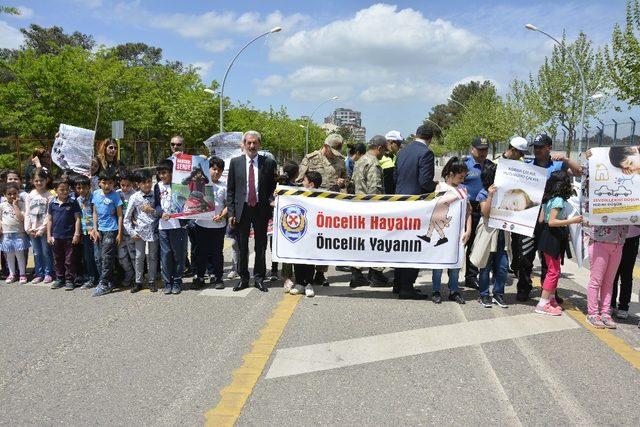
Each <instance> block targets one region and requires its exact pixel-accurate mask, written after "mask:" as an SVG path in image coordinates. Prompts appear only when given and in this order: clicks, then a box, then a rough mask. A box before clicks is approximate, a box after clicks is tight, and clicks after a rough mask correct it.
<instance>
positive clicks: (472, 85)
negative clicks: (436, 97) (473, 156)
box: [424, 80, 495, 136]
mask: <svg viewBox="0 0 640 427" xmlns="http://www.w3.org/2000/svg"><path fill="white" fill-rule="evenodd" d="M490 87H494V85H493V83H491V82H490V81H489V80H485V81H484V82H479V81H471V82H469V83H464V84H459V85H456V87H454V88H453V90H452V91H451V96H450V98H451V99H454V100H455V101H458V102H459V103H460V104H462V105H465V106H466V103H467V102H468V101H469V99H471V98H472V97H473V96H474V95H475V94H477V93H478V92H481V91H483V90H485V89H488V88H490ZM494 88H495V87H494ZM455 101H447V103H446V104H438V105H436V106H434V107H433V108H432V109H431V112H430V113H429V115H428V116H427V118H428V119H429V120H431V121H432V122H435V123H437V124H438V126H440V127H441V128H442V129H444V130H446V129H447V128H448V127H449V126H451V124H452V123H453V122H455V121H456V119H457V118H458V117H459V116H460V115H461V114H462V113H463V112H464V107H463V106H462V105H460V104H459V103H458V102H455ZM424 124H425V125H427V126H431V127H432V128H433V131H434V134H435V135H436V136H441V135H440V129H438V128H437V127H436V126H434V125H433V124H432V123H430V122H428V121H426V120H425V121H424Z"/></svg>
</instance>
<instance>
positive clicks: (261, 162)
mask: <svg viewBox="0 0 640 427" xmlns="http://www.w3.org/2000/svg"><path fill="white" fill-rule="evenodd" d="M242 142H243V144H244V153H245V154H243V155H241V156H238V157H234V158H233V159H231V162H230V164H229V175H228V177H227V212H228V215H229V225H230V226H231V227H233V228H236V229H237V232H238V246H239V248H240V256H239V257H238V273H239V274H240V282H239V283H238V284H237V285H236V286H235V287H234V288H233V290H234V291H239V290H241V289H245V288H248V287H249V231H250V230H251V226H253V231H254V239H255V253H256V257H255V261H254V264H253V280H254V286H255V287H256V288H258V289H259V290H261V291H262V292H267V291H268V289H267V287H266V286H265V284H264V277H265V274H266V264H265V250H266V248H267V224H268V222H269V218H271V216H272V212H273V209H272V207H271V201H272V200H273V192H274V190H275V189H276V162H275V161H274V160H272V159H270V158H269V157H266V156H262V155H258V150H259V149H260V142H261V136H260V134H259V133H258V132H256V131H248V132H246V133H245V134H244V136H243V137H242Z"/></svg>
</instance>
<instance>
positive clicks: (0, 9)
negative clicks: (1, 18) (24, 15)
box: [0, 5, 20, 15]
mask: <svg viewBox="0 0 640 427" xmlns="http://www.w3.org/2000/svg"><path fill="white" fill-rule="evenodd" d="M3 13H6V14H7V15H20V9H18V8H17V7H12V6H3V5H0V15H2V14H3Z"/></svg>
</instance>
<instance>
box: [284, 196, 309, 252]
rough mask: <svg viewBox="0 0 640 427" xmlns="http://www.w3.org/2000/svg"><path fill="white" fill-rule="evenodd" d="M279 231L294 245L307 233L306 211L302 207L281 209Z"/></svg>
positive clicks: (291, 206) (294, 206)
mask: <svg viewBox="0 0 640 427" xmlns="http://www.w3.org/2000/svg"><path fill="white" fill-rule="evenodd" d="M280 230H281V231H282V235H283V236H284V237H285V238H286V239H287V240H288V241H290V242H291V243H295V242H297V241H298V240H300V239H301V238H302V236H304V234H305V233H306V232H307V210H306V209H305V208H303V207H302V206H298V205H289V206H285V207H284V208H282V214H281V215H280Z"/></svg>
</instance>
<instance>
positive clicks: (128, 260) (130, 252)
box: [118, 233, 136, 286]
mask: <svg viewBox="0 0 640 427" xmlns="http://www.w3.org/2000/svg"><path fill="white" fill-rule="evenodd" d="M135 260H136V246H135V242H134V240H133V238H132V237H131V236H129V235H127V234H124V233H123V234H122V241H121V242H120V245H119V246H118V262H119V263H120V267H122V270H123V271H124V277H123V278H122V283H123V284H124V285H125V286H127V285H130V284H131V282H132V281H133V276H134V269H133V265H134V263H135Z"/></svg>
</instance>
